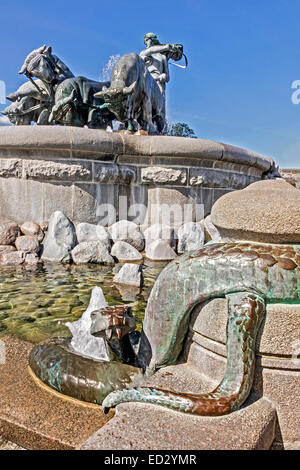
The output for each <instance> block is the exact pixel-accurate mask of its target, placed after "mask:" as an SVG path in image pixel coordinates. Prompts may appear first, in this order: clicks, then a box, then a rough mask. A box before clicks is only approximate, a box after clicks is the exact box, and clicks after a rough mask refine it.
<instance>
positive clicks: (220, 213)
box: [211, 179, 300, 243]
mask: <svg viewBox="0 0 300 470" xmlns="http://www.w3.org/2000/svg"><path fill="white" fill-rule="evenodd" d="M211 216H212V217H211V220H212V223H213V224H214V225H215V226H216V227H217V229H218V230H219V232H220V234H221V236H222V238H226V239H231V240H248V241H257V242H263V243H300V191H299V189H296V188H295V187H293V186H292V185H290V184H289V183H287V182H285V181H284V180H281V179H277V180H265V181H258V182H257V183H253V184H251V185H250V186H248V187H247V188H245V189H243V190H241V191H234V192H231V193H228V194H225V195H224V196H222V197H221V198H220V199H218V200H217V202H216V203H215V204H214V206H213V208H212V213H211Z"/></svg>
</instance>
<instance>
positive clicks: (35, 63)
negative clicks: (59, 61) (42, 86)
mask: <svg viewBox="0 0 300 470" xmlns="http://www.w3.org/2000/svg"><path fill="white" fill-rule="evenodd" d="M51 56H52V48H51V47H46V46H42V47H40V48H39V49H35V50H34V51H32V52H31V53H30V54H29V55H28V56H27V57H26V59H25V62H24V64H23V65H22V68H21V70H20V71H19V74H25V75H26V76H27V77H37V78H39V79H40V80H42V81H43V82H46V83H52V82H53V81H54V79H55V77H56V75H55V71H54V68H53V65H52V60H51Z"/></svg>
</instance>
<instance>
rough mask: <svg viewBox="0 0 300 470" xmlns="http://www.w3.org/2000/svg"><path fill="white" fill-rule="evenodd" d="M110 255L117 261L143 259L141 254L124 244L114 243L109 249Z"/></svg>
mask: <svg viewBox="0 0 300 470" xmlns="http://www.w3.org/2000/svg"><path fill="white" fill-rule="evenodd" d="M111 255H112V256H114V257H116V258H117V260H118V261H139V260H142V259H143V257H142V255H141V253H140V252H139V251H138V250H137V249H136V248H134V247H133V246H132V245H129V243H126V242H116V243H115V244H114V245H113V247H112V249H111Z"/></svg>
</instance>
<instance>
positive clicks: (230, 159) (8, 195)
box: [0, 126, 273, 225]
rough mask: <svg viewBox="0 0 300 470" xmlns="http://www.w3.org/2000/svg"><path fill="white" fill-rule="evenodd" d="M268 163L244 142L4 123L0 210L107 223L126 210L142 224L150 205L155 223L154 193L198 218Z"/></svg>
mask: <svg viewBox="0 0 300 470" xmlns="http://www.w3.org/2000/svg"><path fill="white" fill-rule="evenodd" d="M272 165H273V161H272V160H271V159H269V158H265V157H262V156H261V155H258V154H255V153H253V152H250V151H248V150H244V149H240V148H237V147H232V146H229V145H226V144H221V143H217V142H212V141H207V140H201V139H188V138H184V137H167V136H137V135H126V134H124V133H122V132H114V133H108V132H105V131H101V130H93V129H84V128H76V127H67V126H66V127H60V126H21V127H2V128H0V217H3V216H5V217H9V218H11V219H13V220H15V221H16V222H18V223H22V222H24V221H25V220H34V221H36V222H38V223H41V222H42V221H44V220H48V219H49V217H50V215H51V214H52V213H53V212H54V211H57V210H60V211H62V212H63V213H64V214H65V215H66V216H67V217H69V218H70V219H71V220H73V221H77V222H90V223H100V224H101V225H111V224H112V223H114V222H115V221H116V220H122V219H126V218H127V217H128V220H134V221H135V222H137V223H138V224H142V223H143V222H144V219H145V217H146V213H147V217H146V219H147V223H149V222H150V223H152V216H151V215H150V214H151V210H150V212H149V211H148V212H147V209H149V207H148V205H149V202H151V203H152V202H154V203H155V201H156V200H158V201H159V203H166V204H167V205H168V204H171V205H173V204H176V203H178V204H179V205H180V206H181V207H183V206H184V205H185V204H189V205H191V206H192V214H193V215H192V220H199V219H201V218H203V212H204V215H206V214H207V213H209V212H210V210H211V207H212V205H213V203H214V202H215V201H216V200H217V199H218V198H219V197H220V196H222V195H223V194H224V193H227V192H228V191H233V190H236V189H243V188H244V187H246V186H247V185H249V184H251V183H253V182H255V181H259V180H260V179H261V178H262V175H263V174H264V173H265V172H268V171H269V170H270V169H271V168H272ZM196 206H199V207H200V209H198V212H197V210H196ZM129 208H130V210H129ZM199 210H200V212H199ZM127 211H129V212H128V213H127ZM183 222H184V220H183ZM183 222H182V223H183ZM182 223H181V224H180V225H182Z"/></svg>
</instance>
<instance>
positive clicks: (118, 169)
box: [94, 163, 136, 184]
mask: <svg viewBox="0 0 300 470" xmlns="http://www.w3.org/2000/svg"><path fill="white" fill-rule="evenodd" d="M135 179H136V170H135V168H134V167H128V166H124V165H116V164H105V163H95V164H94V181H98V182H99V183H111V184H131V183H133V182H134V181H135Z"/></svg>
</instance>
